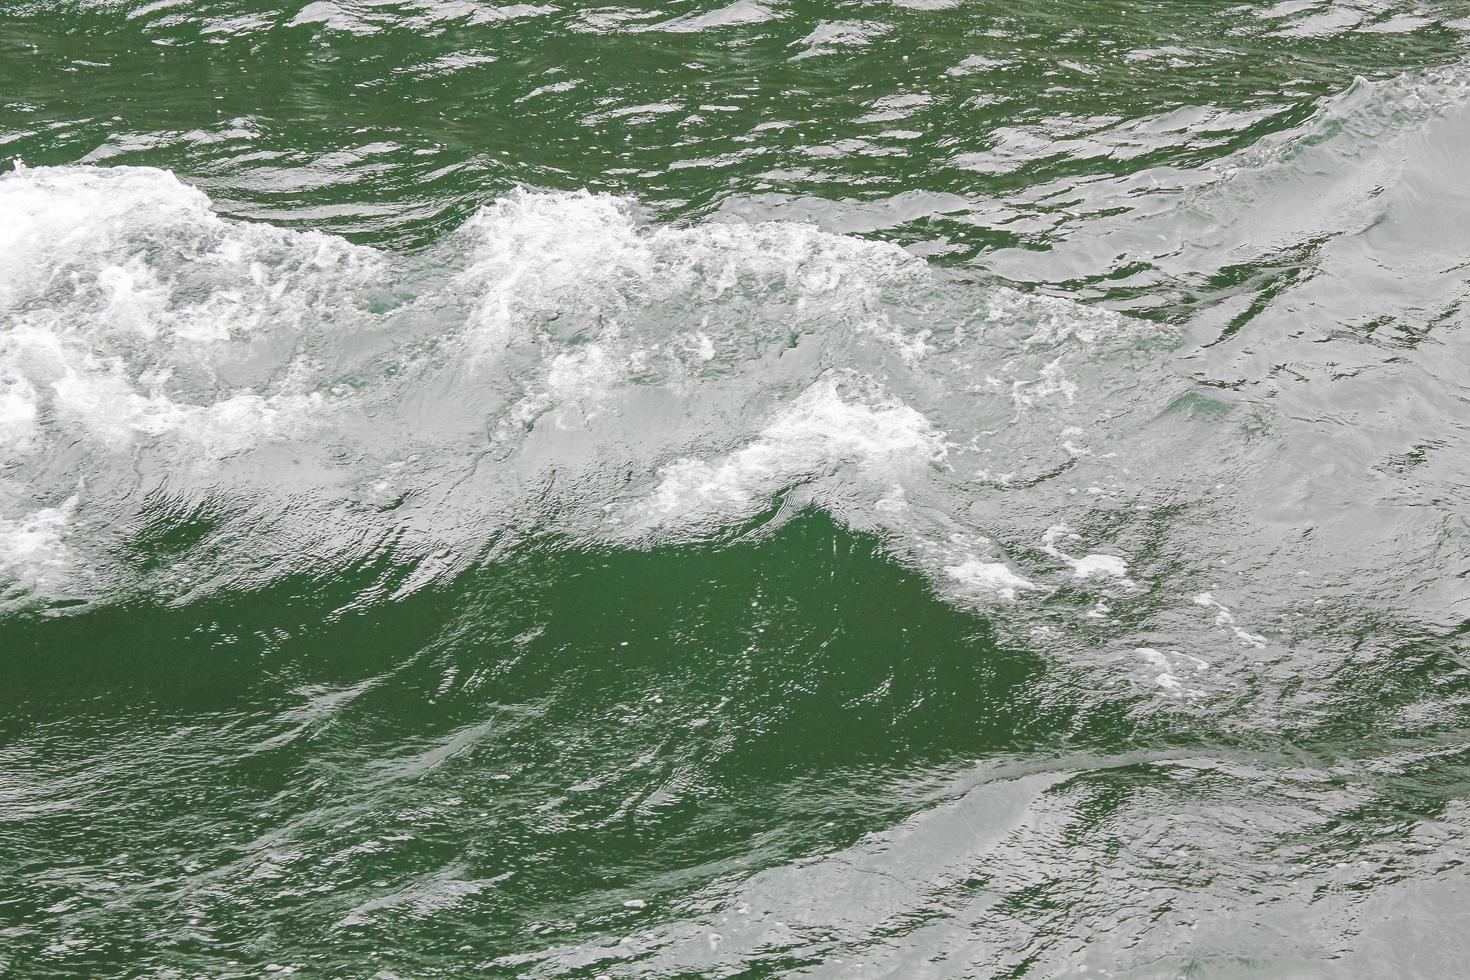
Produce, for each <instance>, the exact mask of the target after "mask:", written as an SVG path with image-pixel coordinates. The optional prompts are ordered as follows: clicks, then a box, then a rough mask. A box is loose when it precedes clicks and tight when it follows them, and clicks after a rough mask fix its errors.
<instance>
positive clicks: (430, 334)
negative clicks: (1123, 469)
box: [0, 167, 1137, 601]
mask: <svg viewBox="0 0 1470 980" xmlns="http://www.w3.org/2000/svg"><path fill="white" fill-rule="evenodd" d="M0 210H3V212H4V213H5V214H7V216H9V217H10V218H11V219H12V220H8V221H6V222H3V223H0V236H3V237H0V244H3V246H4V247H3V248H0V313H3V315H4V317H5V327H4V330H3V332H0V445H3V446H4V447H5V450H6V453H7V455H9V456H11V457H14V458H15V459H17V460H19V461H21V464H20V468H19V469H18V470H13V471H12V473H11V474H10V475H9V476H8V477H7V479H8V480H9V481H10V482H9V484H8V489H7V491H6V493H5V496H4V497H3V499H0V519H3V520H4V521H6V522H7V523H6V525H5V527H6V528H8V529H10V530H9V531H8V532H7V533H8V534H9V540H13V541H14V542H16V543H15V544H14V545H13V546H11V545H7V546H6V547H8V548H9V549H10V551H12V552H14V553H15V554H20V553H21V552H22V551H24V552H25V554H27V555H29V556H30V558H27V559H26V561H25V562H24V563H23V564H26V565H27V567H39V566H38V565H37V564H36V562H35V561H34V560H32V559H34V558H35V556H36V555H39V554H41V553H43V552H46V551H47V550H48V549H51V551H52V552H54V555H55V556H56V558H57V560H58V561H63V560H65V561H72V562H80V563H83V564H86V563H92V564H94V565H96V567H98V568H101V569H103V570H104V571H106V570H107V569H109V568H111V566H110V565H109V563H108V561H107V560H106V559H104V558H102V557H101V556H100V553H99V552H97V550H96V549H98V548H101V547H102V545H101V544H100V543H97V542H92V543H88V542H87V541H81V540H65V541H64V540H63V538H64V537H65V535H63V534H62V533H61V531H60V530H59V527H60V525H59V524H56V522H55V521H53V520H52V518H51V517H49V516H47V515H48V514H49V513H50V512H49V510H48V508H54V507H55V506H56V505H55V503H54V501H56V500H58V499H62V498H63V497H64V496H66V495H69V494H71V493H73V492H74V491H73V489H72V488H74V487H75V486H76V484H77V483H78V481H79V480H80V481H84V486H85V487H86V489H85V490H84V491H83V492H81V493H80V494H79V495H78V500H77V503H76V513H77V514H79V515H87V514H89V513H91V512H92V510H93V509H94V508H96V507H98V506H101V500H103V499H106V500H107V506H108V507H109V508H110V509H112V510H113V511H114V512H115V513H117V514H119V515H121V516H122V517H123V518H124V519H125V518H126V515H127V514H128V513H129V512H136V511H138V510H140V509H141V508H143V507H144V506H145V505H146V501H147V500H148V499H150V496H151V495H156V494H159V493H162V492H166V493H167V494H168V495H170V496H173V497H179V496H182V497H183V498H184V499H188V498H190V497H200V498H202V497H204V496H206V495H210V496H212V495H216V494H218V493H220V492H226V493H228V494H232V495H237V496H239V497H240V498H241V500H242V501H248V502H249V505H250V506H251V507H253V508H256V510H254V511H252V513H255V514H256V515H257V516H256V517H255V518H253V520H254V522H255V523H254V525H253V527H254V531H253V533H256V534H265V533H271V534H285V535H287V536H288V537H289V539H290V543H289V544H287V543H285V542H277V543H276V544H274V545H272V546H271V548H259V549H258V550H260V551H262V552H267V551H269V552H271V553H275V551H272V549H275V550H280V549H283V548H284V549H285V550H287V551H290V552H292V553H296V554H311V553H318V552H320V553H324V554H338V555H340V554H341V553H342V552H343V549H348V550H350V548H352V547H357V546H359V545H357V544H353V542H363V541H372V540H377V539H378V537H379V536H380V535H381V534H384V533H393V534H394V536H395V539H396V540H398V541H399V542H400V543H399V545H397V547H403V548H421V549H423V551H424V552H425V554H426V555H427V554H430V553H432V554H434V555H440V556H446V555H447V556H449V557H447V558H435V559H434V560H433V561H432V562H428V561H427V560H426V564H425V565H424V566H423V569H422V570H421V572H422V574H420V575H417V576H416V577H415V578H414V581H416V582H421V581H424V580H426V579H425V578H424V576H426V575H427V576H430V577H432V574H435V573H434V571H433V570H434V569H439V570H447V569H450V568H453V567H456V562H458V561H461V560H468V559H467V557H464V558H456V557H454V556H469V555H473V554H474V553H475V552H476V550H477V549H478V548H479V547H480V545H481V543H482V542H483V541H484V540H485V536H486V535H487V534H490V533H494V532H493V528H494V527H499V528H500V529H501V530H502V531H506V530H514V529H517V528H519V529H523V530H530V529H533V528H537V527H546V526H548V525H551V526H554V527H556V528H557V529H558V530H560V531H562V532H564V533H569V534H572V535H575V536H584V537H589V538H599V537H609V536H610V537H611V538H613V539H616V540H618V541H622V542H626V543H633V544H637V543H639V542H641V541H644V540H653V539H660V540H664V539H668V538H671V537H672V538H677V537H679V536H681V535H686V534H702V533H704V532H705V531H706V530H707V529H709V528H710V527H711V526H716V525H720V524H723V523H728V522H732V521H739V520H743V519H746V518H748V517H749V516H751V515H753V514H755V513H757V512H762V511H766V510H768V509H769V508H771V507H772V506H773V505H774V503H775V502H776V501H777V500H779V499H787V500H788V501H790V503H791V505H792V510H791V512H792V513H794V512H796V511H797V510H799V509H800V508H801V507H807V506H819V507H822V508H824V509H826V510H828V511H829V512H830V513H832V514H833V515H834V516H835V517H836V518H837V519H839V520H841V521H844V522H847V523H849V524H851V525H853V526H854V527H858V528H862V529H865V530H870V531H873V532H875V533H878V534H880V535H882V536H883V537H884V538H885V540H888V541H889V542H890V543H891V544H892V545H893V547H894V549H895V553H896V554H898V555H900V556H903V557H905V558H906V559H907V560H911V561H913V562H915V563H916V564H918V565H919V567H921V568H923V569H925V570H926V571H928V572H929V573H930V574H931V575H932V576H933V577H934V580H935V582H936V584H937V585H939V586H940V587H941V588H943V589H945V590H946V591H949V592H954V593H956V594H963V595H967V596H972V597H974V598H975V599H976V600H978V601H984V600H985V599H986V598H987V597H989V598H994V597H1010V598H1015V597H1019V596H1021V595H1023V594H1025V593H1028V592H1032V591H1035V590H1038V589H1044V588H1046V584H1045V583H1044V582H1041V581H1037V580H1033V579H1032V578H1030V577H1028V576H1027V575H1022V574H1021V573H1019V572H1016V571H1012V570H1011V566H1010V564H1009V563H1008V561H1007V558H1006V555H1005V554H1004V549H1003V548H1002V547H1001V546H1000V545H997V544H995V543H993V542H990V541H987V540H986V539H985V536H984V535H982V534H977V533H975V529H974V528H973V527H972V521H971V520H970V518H969V516H968V508H969V506H970V501H971V499H972V496H973V494H975V493H976V492H978V491H977V488H976V484H975V483H974V482H973V480H972V479H971V474H973V473H974V472H975V470H976V469H977V468H978V467H977V465H976V464H977V463H978V462H979V461H981V459H982V458H983V459H984V460H985V461H986V462H987V463H993V464H996V465H1000V463H1001V461H1002V460H1004V459H1005V458H1007V457H1015V458H1016V459H1017V461H1018V465H1021V466H1024V465H1025V460H1026V459H1029V458H1030V457H1031V456H1032V455H1034V453H1035V443H1036V438H1037V436H1038V434H1040V433H1045V432H1046V431H1047V429H1048V428H1050V429H1051V433H1050V435H1049V437H1047V438H1049V439H1050V440H1051V442H1052V445H1054V446H1056V447H1057V448H1056V452H1058V453H1065V450H1064V449H1062V448H1061V447H1062V445H1063V444H1064V443H1066V442H1067V440H1069V439H1077V438H1082V437H1083V436H1085V435H1086V434H1087V428H1086V423H1087V420H1088V418H1089V417H1095V407H1094V402H1093V401H1092V396H1093V391H1092V389H1091V388H1090V387H1089V386H1090V385H1092V384H1094V383H1095V382H1096V377H1095V372H1093V371H1092V369H1091V368H1089V367H1088V360H1087V359H1088V358H1089V357H1090V356H1091V352H1092V351H1095V350H1097V349H1101V348H1103V347H1105V346H1106V344H1107V343H1108V342H1109V339H1110V338H1115V337H1119V336H1124V335H1127V334H1129V332H1130V331H1133V330H1136V329H1137V328H1136V327H1135V325H1133V324H1131V323H1129V322H1127V321H1125V320H1123V318H1120V317H1117V316H1116V315H1113V314H1099V313H1096V312H1092V311H1087V310H1084V309H1082V308H1080V307H1076V306H1075V305H1071V306H1069V305H1068V304H1066V303H1065V301H1062V300H1059V299H1056V298H1028V297H1025V296H1022V295H1021V294H1019V293H1015V292H1014V291H1010V290H1005V289H999V288H986V289H977V288H976V287H973V286H968V285H963V284H959V283H951V282H949V281H948V280H947V279H946V278H945V277H944V276H943V275H942V274H940V273H937V272H935V271H934V270H932V269H931V268H930V267H929V266H928V265H927V264H926V263H925V262H924V261H923V260H922V259H919V258H916V257H914V256H912V255H909V254H907V253H906V252H904V251H903V250H902V249H899V248H897V247H895V246H893V245H890V244H886V243H882V242H870V241H864V240H860V239H855V238H850V237H845V236H840V235H833V234H829V233H824V232H822V231H820V230H818V229H817V228H815V227H813V226H809V225H802V224H791V223H779V222H767V223H762V224H742V223H734V222H715V223H704V224H696V225H690V226H668V225H650V224H648V223H646V222H645V221H643V220H642V219H641V218H640V217H639V215H638V214H637V212H636V209H635V208H634V207H633V206H632V205H631V204H630V203H629V202H627V201H623V200H620V199H616V198H612V197H608V196H604V195H594V194H587V193H569V194H542V193H532V192H527V191H521V192H516V193H513V194H510V195H507V196H506V197H504V198H502V199H500V200H498V201H496V202H494V203H492V204H490V205H488V206H487V207H485V208H483V209H482V210H481V211H480V212H478V213H477V214H476V215H475V216H474V217H473V218H472V219H470V220H469V221H468V222H467V223H466V224H465V225H464V226H463V227H462V228H461V229H459V231H458V232H456V233H454V234H452V235H451V236H449V237H448V238H447V239H446V240H445V241H444V242H443V243H441V244H440V245H439V246H437V247H436V248H433V249H430V250H428V251H426V252H423V253H418V254H411V255H393V254H391V253H384V252H379V251H376V250H373V249H369V248H363V247H359V246H354V245H351V244H349V243H347V242H344V241H342V240H341V239H338V238H334V237H332V236H328V235H322V234H318V233H312V232H297V231H289V230H284V229H278V228H273V227H270V226H265V225H259V224H250V223H244V222H238V221H231V220H228V219H224V218H221V217H220V216H218V215H217V214H215V213H214V211H213V210H212V208H211V206H210V203H209V201H208V199H207V198H206V197H205V196H204V195H203V194H201V193H199V192H198V191H197V190H195V189H193V188H190V187H188V186H187V185H185V184H183V183H181V182H180V181H178V180H177V179H175V178H174V177H173V176H172V175H170V174H168V173H165V172H162V171H156V170H148V169H135V168H116V169H97V168H90V167H69V168H59V169H56V168H38V169H34V170H23V171H18V172H15V173H11V174H8V175H5V176H4V177H0ZM1069 309H1070V310H1072V311H1073V312H1074V313H1075V316H1076V323H1071V324H1069V322H1068V318H1067V311H1068V310H1069ZM992 374H993V375H994V376H996V378H997V380H996V381H995V382H994V383H990V382H986V381H984V380H983V379H984V378H985V377H987V375H992ZM999 379H1003V380H999ZM1100 394H1102V393H1100ZM1018 405H1019V406H1022V407H1024V408H1025V411H1026V415H1027V421H1026V424H1025V428H1024V430H1017V431H1016V432H1015V434H1014V435H1012V433H1011V429H1010V428H1008V426H1013V425H1015V422H1014V421H1011V422H1007V420H1008V419H1011V420H1014V419H1015V412H1016V410H1017V407H1018ZM1089 413H1092V414H1091V416H1090V415H1089ZM222 486H224V487H228V490H226V491H222V490H221V487H222ZM344 508H346V509H345V510H344ZM377 514H382V515H386V516H383V517H375V516H373V515H377ZM308 515H309V516H308ZM329 515H335V516H329ZM487 522H489V523H490V525H491V526H490V527H487ZM48 527H50V528H58V530H56V533H55V534H49V532H46V533H43V531H44V529H45V528H48ZM393 528H399V529H401V530H400V531H399V532H393V531H392V529H393ZM403 529H411V533H406V531H404V530H403ZM48 534H49V536H48ZM416 542H417V543H416ZM257 544H259V542H257ZM245 546H246V545H245V544H244V543H242V547H245ZM79 549H80V550H79ZM89 549H91V550H92V553H91V554H86V552H87V551H88V550H89ZM1068 561H1069V562H1072V563H1073V564H1072V573H1073V575H1074V576H1075V577H1082V578H1087V577H1095V576H1108V575H1114V576H1121V575H1122V574H1123V571H1124V565H1123V564H1122V560H1121V559H1118V558H1114V557H1112V556H1106V555H1089V556H1085V557H1083V558H1079V559H1070V558H1069V559H1068ZM6 567H7V568H9V569H12V571H9V572H7V573H6V574H7V575H10V576H12V577H13V576H14V575H15V573H14V571H13V569H14V568H16V567H19V566H17V565H16V563H14V562H11V563H9V564H7V566H6ZM119 574H121V572H120V571H119Z"/></svg>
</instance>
